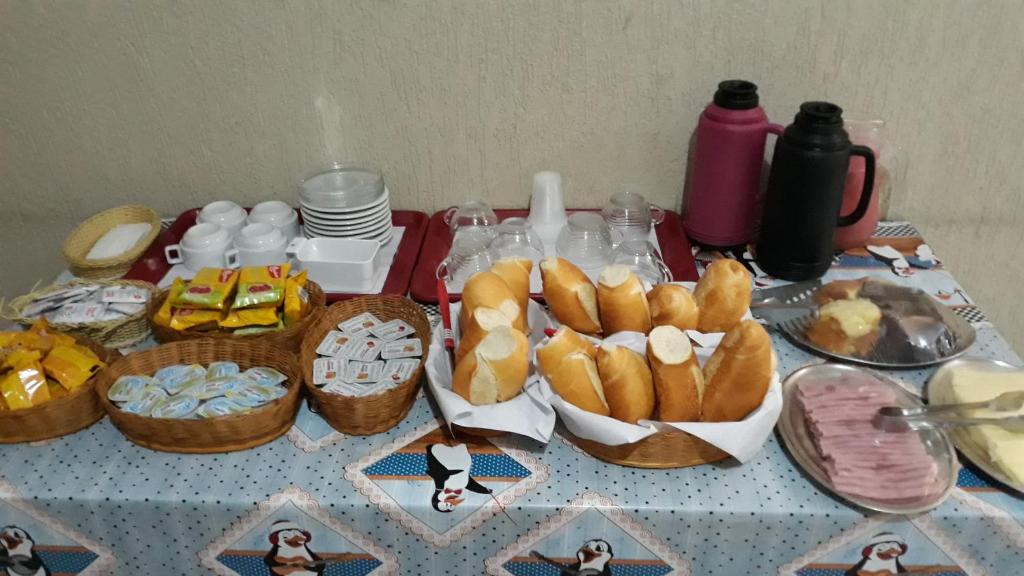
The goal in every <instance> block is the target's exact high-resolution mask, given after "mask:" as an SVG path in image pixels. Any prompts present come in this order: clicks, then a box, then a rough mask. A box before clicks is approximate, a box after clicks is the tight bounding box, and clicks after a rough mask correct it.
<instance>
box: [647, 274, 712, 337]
mask: <svg viewBox="0 0 1024 576" xmlns="http://www.w3.org/2000/svg"><path fill="white" fill-rule="evenodd" d="M647 302H648V304H649V305H650V308H651V324H652V325H654V326H675V327H676V328H679V329H680V330H696V329H697V323H698V318H699V317H700V310H699V309H698V308H697V301H696V300H694V299H693V294H690V291H689V290H687V289H686V288H684V287H682V286H679V285H678V284H658V285H657V286H655V287H654V288H651V291H650V292H648V293H647Z"/></svg>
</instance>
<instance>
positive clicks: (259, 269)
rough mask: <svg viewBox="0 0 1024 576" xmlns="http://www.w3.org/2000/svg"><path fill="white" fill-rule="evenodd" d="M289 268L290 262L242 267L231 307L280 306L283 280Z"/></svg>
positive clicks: (282, 296) (282, 295)
mask: <svg viewBox="0 0 1024 576" xmlns="http://www.w3.org/2000/svg"><path fill="white" fill-rule="evenodd" d="M290 269H291V264H273V265H270V266H250V267H248V268H242V270H241V272H239V274H238V294H237V295H236V296H235V301H234V303H233V304H232V305H231V308H232V309H238V308H254V307H256V306H260V307H268V308H276V307H278V306H280V305H281V302H282V301H283V300H284V291H285V280H286V279H287V278H288V271H289V270H290Z"/></svg>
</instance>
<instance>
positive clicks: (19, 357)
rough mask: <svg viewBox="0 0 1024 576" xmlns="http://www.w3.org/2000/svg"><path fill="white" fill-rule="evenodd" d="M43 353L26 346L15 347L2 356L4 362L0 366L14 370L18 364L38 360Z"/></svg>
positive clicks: (21, 364)
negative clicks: (4, 356)
mask: <svg viewBox="0 0 1024 576" xmlns="http://www.w3.org/2000/svg"><path fill="white" fill-rule="evenodd" d="M42 357H43V354H42V352H40V351H38V350H29V349H27V348H17V349H15V350H14V351H13V352H11V353H10V354H8V355H7V357H6V358H4V362H3V364H2V365H0V367H2V368H10V369H12V370H16V369H17V368H18V367H19V366H23V365H25V364H31V363H32V362H39V360H40V359H42Z"/></svg>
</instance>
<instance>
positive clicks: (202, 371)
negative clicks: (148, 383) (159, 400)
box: [153, 364, 206, 395]
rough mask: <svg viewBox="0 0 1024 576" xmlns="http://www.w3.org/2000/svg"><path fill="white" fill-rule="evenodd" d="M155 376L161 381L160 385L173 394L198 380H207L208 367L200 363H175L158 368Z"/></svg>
mask: <svg viewBox="0 0 1024 576" xmlns="http://www.w3.org/2000/svg"><path fill="white" fill-rule="evenodd" d="M153 378H155V379H156V381H157V382H159V383H160V387H161V388H163V389H164V390H165V391H166V392H167V393H168V394H172V395H173V394H177V393H178V392H181V391H182V390H184V389H185V388H187V387H189V386H192V385H194V384H196V383H198V382H202V381H205V380H206V368H203V367H202V366H200V365H199V364H191V365H188V366H186V365H184V364H175V365H173V366H165V367H163V368H161V369H159V370H157V371H156V374H153Z"/></svg>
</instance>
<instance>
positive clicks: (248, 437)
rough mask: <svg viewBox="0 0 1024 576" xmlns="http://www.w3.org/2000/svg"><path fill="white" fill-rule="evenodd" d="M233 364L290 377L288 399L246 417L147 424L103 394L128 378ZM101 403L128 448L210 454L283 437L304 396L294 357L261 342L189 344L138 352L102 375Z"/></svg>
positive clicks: (98, 385) (150, 420)
mask: <svg viewBox="0 0 1024 576" xmlns="http://www.w3.org/2000/svg"><path fill="white" fill-rule="evenodd" d="M220 360H223V361H232V362H235V363H237V364H238V366H239V367H240V368H241V369H243V370H245V369H247V368H252V367H254V366H268V367H270V368H274V369H276V370H279V371H281V372H282V373H283V374H286V375H287V376H288V382H286V384H285V385H286V386H287V387H288V394H287V395H285V396H284V397H282V398H279V399H277V400H274V401H273V402H271V403H270V404H267V405H266V406H263V407H260V408H257V409H256V410H254V411H252V412H248V413H246V414H236V415H233V416H221V417H219V418H208V419H191V418H182V419H175V418H148V417H145V416H139V415H137V414H130V413H128V412H123V411H121V410H120V409H119V408H118V407H117V406H115V405H114V404H113V403H112V402H111V401H110V400H108V399H107V391H108V390H110V386H111V385H113V383H114V382H116V381H117V379H118V378H120V377H121V376H124V375H127V374H153V373H154V372H156V371H157V370H159V369H160V368H163V367H164V366H171V365H174V364H203V365H206V364H209V363H211V362H215V361H220ZM96 392H97V395H98V396H99V400H100V402H101V403H102V404H103V407H104V408H105V409H106V411H107V414H109V415H110V421H111V422H113V423H114V426H117V427H118V429H119V430H121V432H122V433H123V434H124V435H125V436H126V437H127V438H128V439H129V440H131V441H132V442H134V443H136V444H138V445H140V446H145V447H146V448H151V449H153V450H162V451H165V452H182V453H188V454H209V453H214V452H234V451H236V450H245V449H247V448H252V447H253V446H259V445H260V444H265V443H267V442H270V441H271V440H274V439H275V438H277V437H279V436H281V435H282V434H284V433H285V432H287V431H288V429H289V428H291V427H292V424H294V423H295V415H296V413H297V412H298V410H299V402H300V400H301V393H302V372H301V371H300V370H299V365H298V362H297V361H296V359H295V356H294V355H293V354H291V353H289V352H286V351H284V350H281V349H280V348H278V347H276V346H272V345H269V344H266V343H262V342H236V341H232V340H224V339H221V340H188V341H185V342H174V343H172V344H165V345H163V346H157V347H156V348H150V349H149V350H144V351H142V352H136V353H135V354H131V355H129V356H126V357H124V358H123V359H121V360H119V361H117V362H115V363H114V364H112V365H111V366H110V367H109V368H108V369H106V370H104V371H103V373H102V374H101V375H100V378H99V380H98V381H97V383H96Z"/></svg>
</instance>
